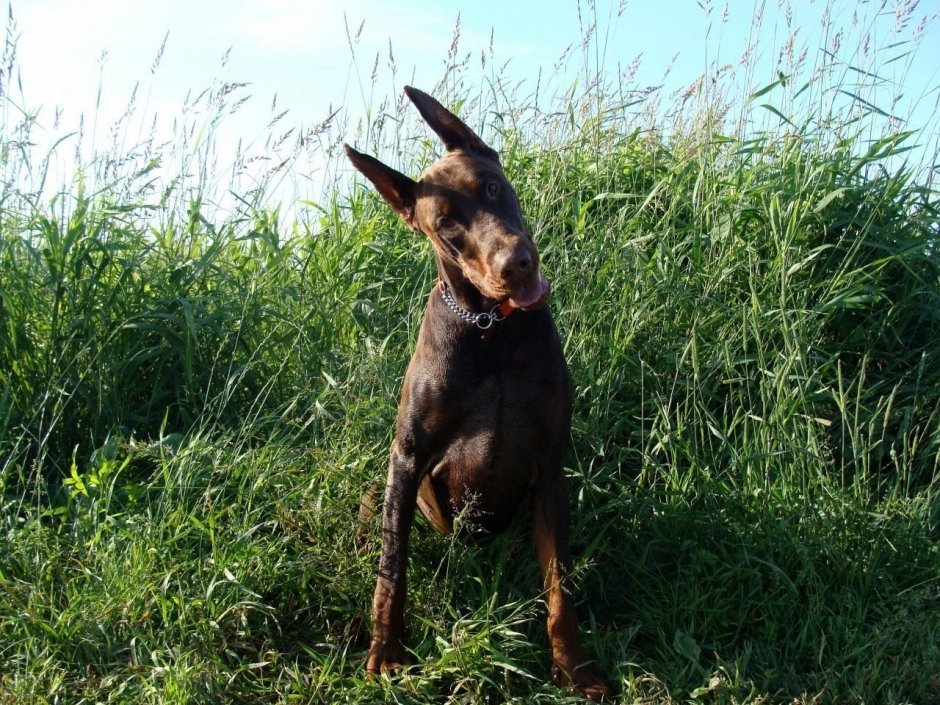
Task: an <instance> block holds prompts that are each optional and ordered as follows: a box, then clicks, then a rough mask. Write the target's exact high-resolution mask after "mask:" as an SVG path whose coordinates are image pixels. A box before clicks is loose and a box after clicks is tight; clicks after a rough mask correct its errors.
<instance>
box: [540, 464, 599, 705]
mask: <svg viewBox="0 0 940 705" xmlns="http://www.w3.org/2000/svg"><path fill="white" fill-rule="evenodd" d="M561 473H562V470H561V467H558V468H557V470H556V471H555V472H553V473H552V474H551V476H549V477H543V478H540V479H539V481H538V482H537V483H536V486H535V488H534V493H533V494H534V496H533V508H532V509H533V512H532V514H533V522H534V526H533V535H534V537H535V551H536V554H537V555H538V560H539V569H540V570H541V573H542V584H543V586H544V588H545V601H546V603H547V605H548V640H549V642H550V644H551V648H552V673H553V675H554V677H555V680H556V682H557V683H558V684H559V685H561V686H565V687H569V688H574V689H576V690H578V691H579V692H581V693H582V694H583V695H584V696H585V697H587V698H589V699H591V700H604V699H606V698H607V697H609V696H610V688H609V687H608V686H607V684H606V683H604V681H603V680H601V679H600V678H599V677H598V676H597V675H595V674H594V672H593V671H592V670H591V669H590V668H589V667H588V666H587V665H585V660H586V659H585V657H584V652H583V651H582V650H581V644H580V641H579V640H578V617H577V614H576V612H575V609H574V604H573V602H572V599H571V595H569V594H568V591H567V586H566V584H565V583H566V575H565V574H566V571H567V569H568V495H567V487H566V483H565V478H564V476H563V475H562V474H561Z"/></svg>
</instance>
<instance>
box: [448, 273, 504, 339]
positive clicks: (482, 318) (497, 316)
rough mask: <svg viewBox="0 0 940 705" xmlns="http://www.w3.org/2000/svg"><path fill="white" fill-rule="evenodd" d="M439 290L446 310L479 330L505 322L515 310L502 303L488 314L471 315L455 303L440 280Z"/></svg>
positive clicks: (455, 300)
mask: <svg viewBox="0 0 940 705" xmlns="http://www.w3.org/2000/svg"><path fill="white" fill-rule="evenodd" d="M440 289H441V298H442V299H444V303H445V304H446V305H447V308H449V309H450V310H451V311H453V312H454V314H456V315H457V317H459V318H462V319H463V320H465V321H467V322H468V323H472V324H474V325H475V326H476V327H477V328H479V329H480V330H487V329H488V328H490V327H491V326H492V325H493V324H494V323H499V322H500V321H502V320H505V319H506V316H508V315H509V314H510V313H512V312H513V311H515V310H516V309H515V308H513V307H512V306H510V305H509V304H508V303H502V304H496V305H495V306H493V308H491V309H490V310H489V311H488V312H484V313H473V312H471V311H468V310H467V309H465V308H462V307H461V306H460V304H458V303H457V299H455V298H454V295H453V294H452V293H450V289H449V288H448V286H447V284H445V283H444V281H443V280H441V285H440Z"/></svg>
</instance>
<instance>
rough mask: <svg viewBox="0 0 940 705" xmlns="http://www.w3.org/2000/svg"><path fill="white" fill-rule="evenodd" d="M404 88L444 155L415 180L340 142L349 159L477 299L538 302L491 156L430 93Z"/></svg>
mask: <svg viewBox="0 0 940 705" xmlns="http://www.w3.org/2000/svg"><path fill="white" fill-rule="evenodd" d="M405 93H406V94H407V95H408V97H409V98H410V99H411V101H412V102H413V103H414V104H415V106H416V107H417V108H418V111H419V112H420V113H421V117H423V118H424V120H425V122H427V123H428V125H430V126H431V128H432V129H433V130H434V131H435V132H436V133H437V135H438V136H439V137H440V138H441V140H442V141H443V142H444V147H445V148H446V152H445V154H444V156H443V157H442V158H441V159H439V160H438V161H436V162H435V163H434V164H432V165H431V166H430V167H428V169H426V170H425V172H424V173H423V174H422V175H421V178H420V179H419V180H417V181H415V180H413V179H411V178H410V177H408V176H405V175H404V174H402V173H400V172H398V171H396V170H395V169H392V168H391V167H389V166H386V165H385V164H383V163H382V162H380V161H378V160H377V159H375V158H374V157H370V156H368V155H366V154H362V153H361V152H357V151H356V150H355V149H353V148H352V147H350V146H349V145H345V148H346V154H347V155H348V156H349V159H350V161H352V163H353V165H354V166H355V167H356V168H357V169H358V170H359V171H360V172H362V173H363V174H364V175H365V177H366V178H368V179H369V181H371V182H372V183H373V184H374V185H375V188H376V189H377V190H378V192H379V193H380V194H381V195H382V197H383V198H384V199H385V200H386V201H387V202H388V204H389V205H390V206H391V207H392V208H393V209H394V210H395V212H397V213H398V214H399V215H400V216H401V217H402V219H403V220H404V221H405V222H406V223H407V224H408V225H409V226H411V227H412V228H414V229H416V230H420V231H422V232H424V233H425V234H426V235H427V236H428V237H429V238H430V240H431V244H432V245H433V247H434V250H435V252H436V254H437V258H438V262H439V264H440V266H441V268H442V269H444V270H445V271H447V272H455V273H456V272H459V276H461V277H462V278H463V279H465V280H466V281H469V282H470V283H471V284H472V285H473V286H474V287H475V288H476V289H477V291H479V292H480V294H481V295H482V296H483V297H484V298H487V299H491V300H493V301H498V302H508V304H509V305H510V306H512V307H513V308H519V309H534V308H538V307H540V306H542V305H544V304H545V302H546V301H547V299H548V296H549V285H548V282H547V281H546V279H545V277H544V276H543V275H542V273H541V270H540V269H539V255H538V251H537V250H536V248H535V245H534V243H533V242H532V237H531V236H530V235H529V232H528V231H527V230H526V227H525V225H524V223H523V221H522V211H521V210H520V208H519V201H518V199H517V198H516V192H515V191H514V190H513V187H512V185H511V184H510V183H509V181H508V179H507V178H506V175H505V174H504V173H503V168H502V166H501V165H500V163H499V155H498V154H497V153H496V152H495V151H494V150H493V149H492V148H490V147H489V146H488V145H487V144H486V143H485V142H483V140H481V139H480V138H479V137H478V136H477V134H476V133H475V132H474V131H473V130H471V129H470V128H469V127H467V125H465V124H464V123H463V122H462V121H461V120H460V118H458V117H457V116H456V115H454V114H453V113H451V112H450V111H449V110H447V109H446V108H444V106H442V105H441V104H440V103H438V102H437V101H436V100H435V99H434V98H432V97H431V96H429V95H427V94H426V93H423V92H421V91H419V90H417V89H415V88H411V87H406V88H405Z"/></svg>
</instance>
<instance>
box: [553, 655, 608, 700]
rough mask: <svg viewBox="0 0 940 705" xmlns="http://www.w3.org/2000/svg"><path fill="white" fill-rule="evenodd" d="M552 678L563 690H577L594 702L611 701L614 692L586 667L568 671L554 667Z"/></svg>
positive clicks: (577, 667)
mask: <svg viewBox="0 0 940 705" xmlns="http://www.w3.org/2000/svg"><path fill="white" fill-rule="evenodd" d="M552 676H553V677H554V678H555V682H556V683H557V684H558V685H560V686H561V687H562V688H569V689H571V690H576V691H577V692H578V693H580V694H581V695H583V696H584V697H585V698H587V699H588V700H591V701H592V702H601V701H604V700H609V699H610V698H611V697H612V696H613V691H612V690H611V689H610V686H608V685H607V683H605V682H604V680H603V679H602V678H601V677H600V676H598V675H597V674H595V673H594V671H592V670H591V669H589V668H587V667H585V666H576V667H575V668H574V669H573V670H571V671H568V670H566V669H564V668H562V667H561V666H559V665H558V664H555V665H553V666H552Z"/></svg>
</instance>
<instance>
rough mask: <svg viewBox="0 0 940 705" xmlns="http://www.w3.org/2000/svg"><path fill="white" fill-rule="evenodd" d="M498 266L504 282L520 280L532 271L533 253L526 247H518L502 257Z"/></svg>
mask: <svg viewBox="0 0 940 705" xmlns="http://www.w3.org/2000/svg"><path fill="white" fill-rule="evenodd" d="M498 266H499V273H500V276H502V278H503V279H504V280H506V281H511V280H513V279H518V278H519V277H523V276H525V275H526V274H528V273H529V272H530V271H531V270H532V253H531V252H530V251H529V248H528V247H526V246H525V245H523V244H520V245H517V246H516V247H514V248H512V249H511V250H508V251H506V252H504V253H503V254H502V255H501V257H500V260H499V263H498Z"/></svg>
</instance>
